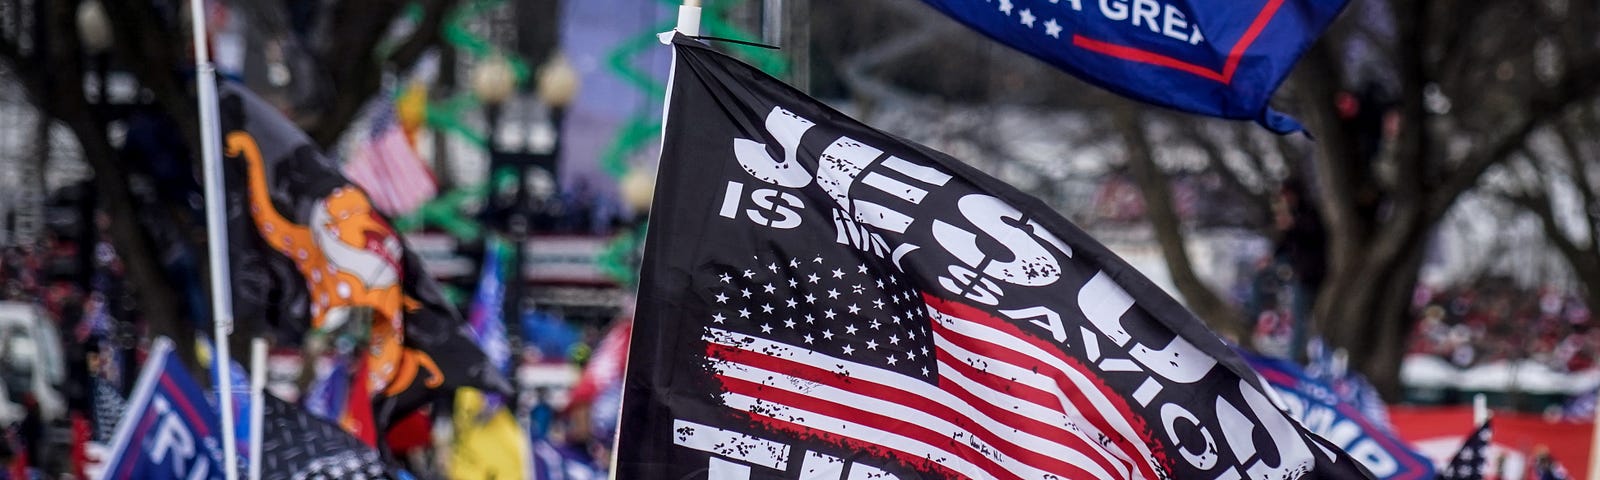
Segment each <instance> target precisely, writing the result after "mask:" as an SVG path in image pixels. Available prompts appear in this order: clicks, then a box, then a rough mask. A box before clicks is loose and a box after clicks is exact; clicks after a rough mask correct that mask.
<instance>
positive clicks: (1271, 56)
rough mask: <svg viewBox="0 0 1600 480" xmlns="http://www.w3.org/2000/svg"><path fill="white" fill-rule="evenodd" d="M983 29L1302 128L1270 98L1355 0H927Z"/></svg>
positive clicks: (1224, 112)
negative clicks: (1270, 102) (1273, 105)
mask: <svg viewBox="0 0 1600 480" xmlns="http://www.w3.org/2000/svg"><path fill="white" fill-rule="evenodd" d="M923 1H925V2H927V3H928V4H930V5H932V6H933V7H934V8H937V9H939V10H941V11H943V12H944V13H945V14H947V15H950V16H951V17H954V18H955V19H956V20H959V21H961V23H964V24H966V25H967V26H969V27H972V28H973V29H976V30H978V31H979V32H983V33H984V34H985V35H988V36H990V37H993V38H994V39H995V40H999V41H1000V42H1001V43H1004V44H1006V45H1010V46H1011V47H1012V48H1015V49H1018V50H1021V51H1023V52H1025V53H1027V54H1029V55H1033V56H1034V57H1036V58H1039V59H1040V60H1044V61H1045V62H1047V63H1050V64H1051V65H1054V66H1055V67H1056V68H1060V69H1062V70H1065V71H1067V72H1068V73H1071V74H1073V75H1075V76H1077V77H1078V78H1081V79H1084V80H1085V81H1088V82H1090V83H1093V84H1095V85H1098V86H1100V87H1101V88H1105V89H1107V90H1111V91H1113V92H1117V93H1119V94H1122V95H1125V96H1128V97H1132V98H1134V99H1137V100H1140V101H1144V102H1149V103H1153V104H1156V105H1161V106H1164V107H1169V108H1174V109H1178V110H1183V111H1186V112H1193V113H1198V114H1201V115H1210V116H1214V117H1222V118H1230V119H1238V120H1255V121H1256V122H1258V123H1260V124H1261V125H1262V126H1264V127H1266V128H1267V129H1269V130H1272V131H1274V132H1278V133H1291V132H1295V131H1299V130H1301V127H1300V124H1299V123H1298V122H1296V121H1295V120H1294V119H1292V118H1289V117H1288V116H1285V115H1283V114H1281V113H1278V112H1276V111H1273V110H1272V109H1271V108H1269V107H1268V106H1267V101H1268V100H1270V99H1271V97H1272V92H1273V90H1276V89H1277V88H1278V84H1279V83H1282V82H1283V79H1284V77H1285V76H1287V75H1288V74H1289V69H1290V68H1292V67H1293V66H1294V63H1295V61H1296V60H1297V59H1299V58H1300V55H1301V54H1302V53H1304V52H1305V50H1306V48H1307V47H1309V46H1310V45H1311V42H1313V41H1315V40H1316V38H1317V37H1318V36H1320V35H1321V34H1322V31H1323V30H1324V29H1326V28H1327V26H1328V24H1329V23H1330V22H1332V21H1333V18H1334V17H1336V16H1338V14H1339V11H1340V10H1342V9H1344V6H1345V4H1346V3H1348V2H1349V0H923Z"/></svg>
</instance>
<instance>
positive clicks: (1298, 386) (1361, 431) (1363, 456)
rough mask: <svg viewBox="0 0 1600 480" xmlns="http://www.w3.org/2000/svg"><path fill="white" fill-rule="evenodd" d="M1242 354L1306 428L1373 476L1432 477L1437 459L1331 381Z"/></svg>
mask: <svg viewBox="0 0 1600 480" xmlns="http://www.w3.org/2000/svg"><path fill="white" fill-rule="evenodd" d="M1239 355H1240V356H1242V357H1244V359H1245V361H1246V362H1248V363H1249V364H1250V366H1251V367H1253V368H1255V369H1256V372H1257V373H1260V374H1261V377H1262V378H1263V379H1265V380H1266V381H1267V384H1268V385H1271V386H1272V388H1273V389H1274V390H1276V391H1277V393H1278V398H1280V399H1282V400H1283V403H1284V404H1285V405H1283V407H1284V410H1285V411H1287V412H1289V415H1290V416H1291V417H1294V418H1295V419H1296V420H1299V421H1300V423H1301V424H1302V425H1304V426H1305V427H1306V429H1308V430H1311V431H1312V432H1313V433H1316V434H1317V435H1320V436H1322V438H1325V439H1327V440H1328V441H1330V442H1333V443H1334V444H1335V445H1338V446H1339V447H1340V448H1343V449H1344V450H1345V451H1346V452H1348V453H1349V454H1350V456H1351V457H1355V459H1356V460H1357V461H1359V462H1361V464H1362V465H1364V466H1366V467H1367V470H1369V471H1371V472H1372V474H1373V476H1375V477H1377V478H1382V479H1389V480H1422V479H1431V478H1433V461H1431V460H1429V459H1428V458H1427V457H1424V456H1422V455H1421V454H1418V453H1417V452H1414V451H1412V450H1411V449H1410V448H1409V447H1407V446H1406V444H1405V442H1404V441H1401V440H1400V439H1399V438H1397V437H1395V436H1394V433H1393V432H1391V431H1390V430H1389V429H1388V428H1384V427H1382V426H1379V425H1377V424H1375V423H1373V421H1372V419H1369V418H1367V415H1366V414H1364V413H1363V412H1362V411H1361V409H1360V408H1359V407H1357V406H1356V405H1353V404H1351V403H1348V402H1344V401H1341V400H1340V397H1339V394H1337V393H1335V392H1334V389H1333V387H1331V386H1329V385H1328V384H1327V383H1324V382H1322V381H1320V380H1317V379H1315V378H1312V377H1311V376H1310V375H1307V374H1306V372H1305V370H1302V369H1301V368H1300V366H1299V365H1295V364H1294V363H1291V362H1289V361H1287V360H1283V359H1280V358H1271V357H1264V356H1260V355H1256V354H1253V353H1250V352H1245V351H1240V352H1239Z"/></svg>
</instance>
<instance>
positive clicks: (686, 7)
mask: <svg viewBox="0 0 1600 480" xmlns="http://www.w3.org/2000/svg"><path fill="white" fill-rule="evenodd" d="M678 31H679V32H682V33H683V34H684V35H688V36H691V37H698V36H700V0H683V5H679V6H678Z"/></svg>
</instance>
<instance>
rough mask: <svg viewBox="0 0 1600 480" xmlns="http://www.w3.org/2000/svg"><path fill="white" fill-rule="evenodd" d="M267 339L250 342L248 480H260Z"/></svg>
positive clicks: (256, 339)
mask: <svg viewBox="0 0 1600 480" xmlns="http://www.w3.org/2000/svg"><path fill="white" fill-rule="evenodd" d="M266 389H267V339H265V338H261V337H256V338H254V339H251V340H250V454H249V456H247V457H245V458H246V460H248V461H249V462H250V467H249V479H250V480H261V423H262V417H263V416H264V415H265V414H266V412H265V410H266V401H267V399H266V398H265V397H266Z"/></svg>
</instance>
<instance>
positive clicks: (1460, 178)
mask: <svg viewBox="0 0 1600 480" xmlns="http://www.w3.org/2000/svg"><path fill="white" fill-rule="evenodd" d="M1597 93H1600V62H1589V63H1587V64H1584V65H1583V66H1582V67H1581V68H1578V69H1574V70H1570V71H1568V72H1567V75H1566V76H1565V78H1563V80H1562V81H1561V82H1560V83H1559V84H1557V85H1556V86H1554V87H1552V88H1550V89H1548V90H1545V91H1543V92H1541V94H1539V95H1537V96H1535V97H1533V98H1532V99H1530V100H1529V101H1528V102H1527V109H1526V113H1524V114H1523V115H1521V116H1519V117H1518V118H1516V119H1515V120H1513V122H1512V124H1511V125H1507V126H1506V128H1503V129H1500V131H1502V132H1506V133H1504V134H1501V135H1500V136H1498V138H1496V139H1495V140H1494V141H1492V142H1489V144H1488V146H1486V147H1482V148H1478V149H1476V150H1475V151H1474V153H1473V154H1472V155H1470V156H1468V157H1467V158H1466V159H1465V160H1464V161H1462V163H1461V165H1460V166H1459V167H1457V168H1456V169H1455V171H1454V172H1452V173H1453V174H1452V175H1450V176H1449V177H1447V178H1445V180H1444V181H1443V182H1442V183H1441V184H1440V185H1439V186H1438V188H1436V189H1434V190H1433V191H1432V192H1431V194H1430V195H1429V196H1428V198H1427V204H1426V205H1427V210H1426V213H1427V216H1428V218H1440V217H1442V216H1443V215H1444V213H1445V212H1446V211H1448V210H1449V209H1450V206H1451V205H1452V204H1454V203H1455V200H1456V198H1459V197H1460V196H1461V193H1462V192H1465V191H1467V189H1470V188H1472V186H1474V185H1477V183H1478V179H1479V178H1480V177H1482V176H1483V173H1484V172H1486V171H1488V170H1489V167H1491V166H1494V165H1495V164H1496V163H1498V162H1500V161H1501V160H1503V159H1505V158H1508V157H1510V156H1511V154H1513V153H1515V152H1516V151H1517V150H1520V149H1521V148H1522V145H1523V144H1525V143H1526V142H1527V140H1528V136H1529V135H1532V134H1533V132H1534V131H1535V130H1537V129H1538V127H1539V126H1541V125H1544V124H1545V122H1547V121H1549V120H1550V119H1552V118H1559V117H1560V115H1561V113H1562V112H1563V111H1564V110H1566V109H1567V108H1568V107H1570V106H1572V105H1573V104H1575V103H1577V102H1579V101H1583V100H1587V99H1592V98H1593V97H1594V96H1595V95H1596V94H1597Z"/></svg>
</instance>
